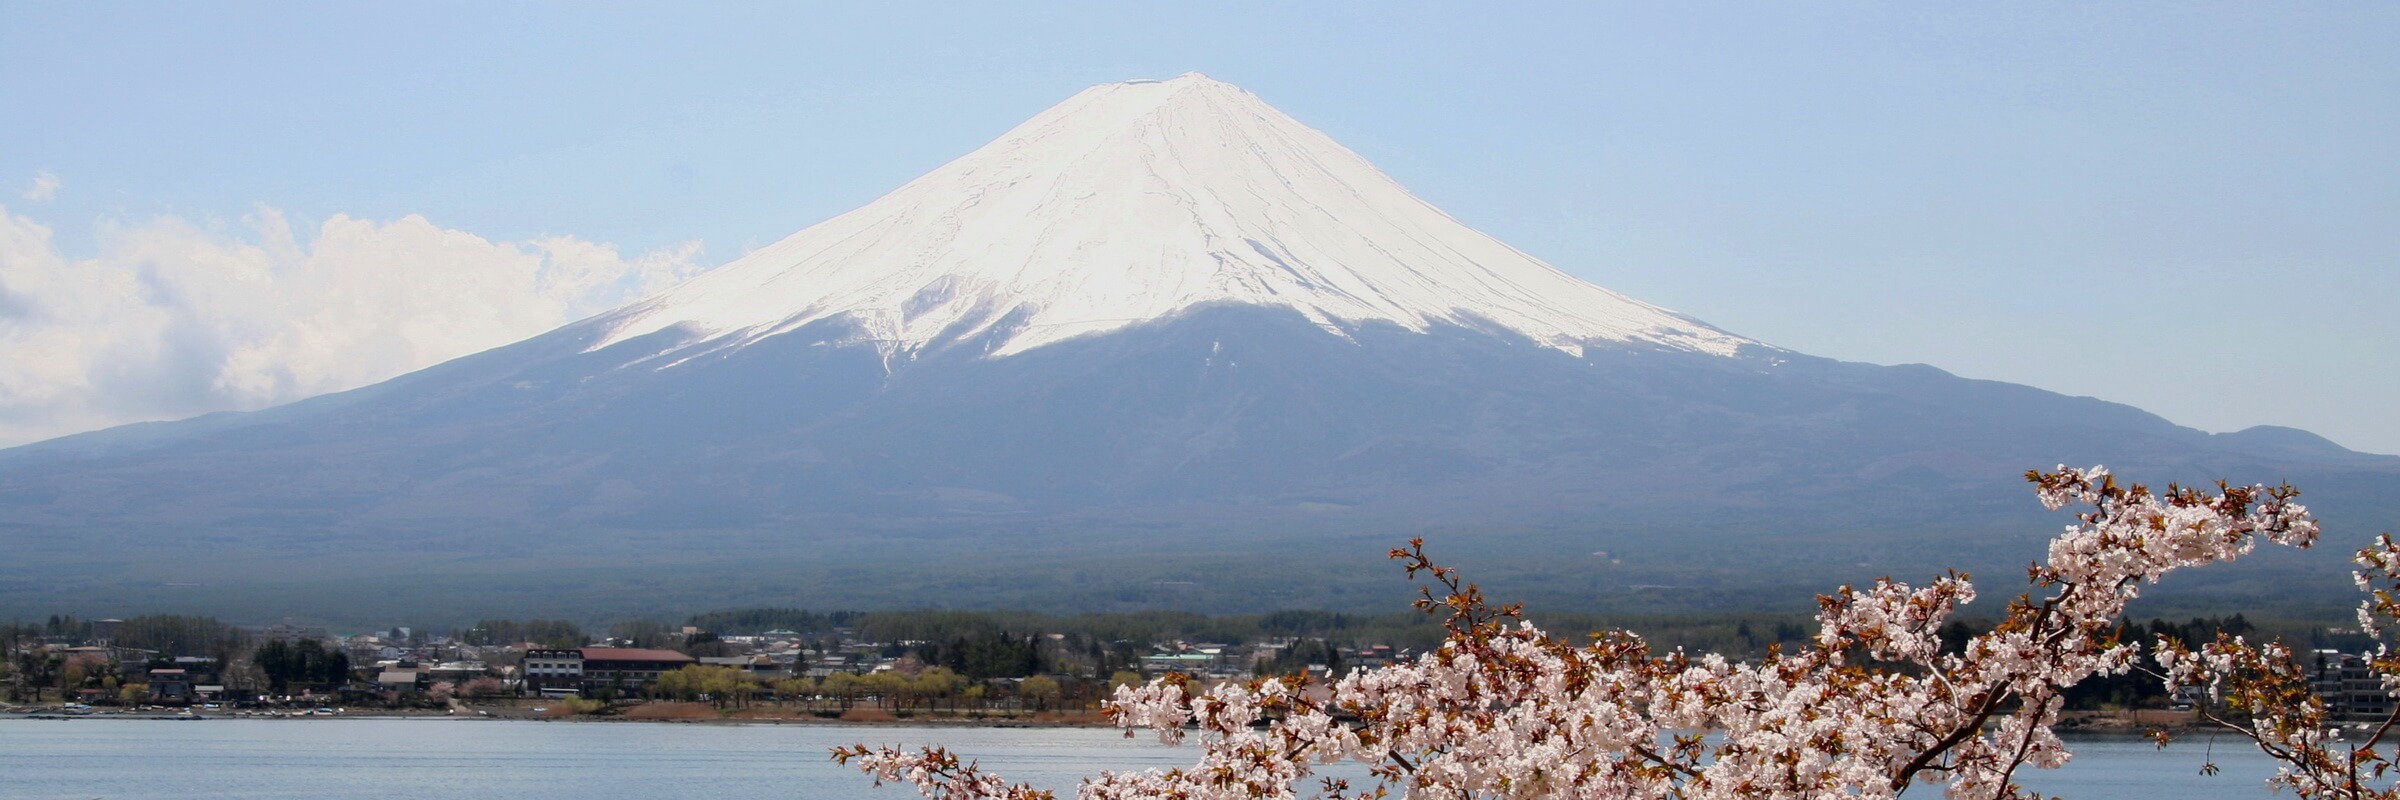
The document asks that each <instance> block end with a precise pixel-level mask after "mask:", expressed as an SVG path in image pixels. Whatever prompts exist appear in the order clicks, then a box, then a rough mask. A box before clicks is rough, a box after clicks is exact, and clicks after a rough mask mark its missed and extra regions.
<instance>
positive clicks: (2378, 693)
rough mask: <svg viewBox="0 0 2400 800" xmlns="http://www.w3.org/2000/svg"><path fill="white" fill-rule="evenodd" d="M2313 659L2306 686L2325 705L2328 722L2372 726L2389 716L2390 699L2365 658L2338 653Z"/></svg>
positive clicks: (2329, 652)
mask: <svg viewBox="0 0 2400 800" xmlns="http://www.w3.org/2000/svg"><path fill="white" fill-rule="evenodd" d="M2316 655H2317V664H2316V668H2315V669H2313V670H2310V672H2309V680H2308V683H2309V688H2310V689H2313V690H2315V691H2316V693H2317V697H2319V698H2322V699H2323V700H2324V701H2325V717H2326V719H2327V720H2328V721H2331V722H2374V721H2380V720H2382V719H2384V718H2386V717H2389V716H2391V713H2392V695H2391V693H2390V692H2388V691H2385V690H2384V688H2383V677H2382V676H2380V675H2377V674H2375V670H2374V668H2373V667H2371V666H2370V665H2368V663H2367V659H2366V657H2364V656H2355V655H2349V654H2346V653H2342V652H2340V651H2337V650H2319V651H2317V654H2316Z"/></svg>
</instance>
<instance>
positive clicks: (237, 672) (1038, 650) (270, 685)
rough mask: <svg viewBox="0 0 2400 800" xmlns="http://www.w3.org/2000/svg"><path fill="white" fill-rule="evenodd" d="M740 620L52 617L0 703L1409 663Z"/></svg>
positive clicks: (1267, 643)
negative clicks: (343, 621) (587, 629)
mask: <svg viewBox="0 0 2400 800" xmlns="http://www.w3.org/2000/svg"><path fill="white" fill-rule="evenodd" d="M750 616H752V617H754V618H756V619H758V620H770V621H784V622H791V623H796V624H792V625H790V626H788V627H766V628H763V629H760V627H759V626H757V625H752V626H741V625H733V626H730V627H720V628H718V629H715V630H712V629H707V628H702V627H699V626H696V625H685V626H680V627H677V628H669V627H668V626H665V625H663V624H659V623H652V622H637V623H629V624H619V625H616V626H612V628H611V630H610V631H609V632H608V633H607V634H606V635H597V636H586V635H585V634H584V633H583V631H582V630H581V628H580V627H578V626H577V625H575V624H574V623H570V622H563V621H550V620H536V621H531V622H525V623H518V622H514V621H508V620H487V621H484V622H481V623H478V624H477V625H475V626H473V627H470V628H467V629H464V630H454V631H446V632H442V633H428V632H424V631H420V630H412V629H410V628H408V627H394V628H390V629H385V630H378V631H372V632H368V633H360V634H348V635H338V634H334V633H331V632H329V631H327V630H324V629H322V628H315V627H309V626H303V625H295V624H290V623H283V624H275V625H268V626H265V627H260V628H239V627H235V626H230V625H225V624H223V623H219V622H217V621H216V620H213V619H207V618H194V617H177V616H150V617H136V618H132V619H113V618H112V619H98V620H80V619H75V618H73V617H53V618H51V619H50V620H49V621H47V622H45V623H42V624H38V625H24V624H20V625H12V626H9V627H6V628H0V646H4V647H5V655H6V659H5V664H0V686H5V691H6V692H7V700H8V701H9V703H11V704H12V708H11V710H14V711H18V712H22V713H37V712H45V713H65V714H79V713H110V712H111V711H112V710H117V709H132V710H147V711H161V710H171V711H175V712H178V713H188V712H189V711H191V710H194V709H198V710H213V711H224V712H228V713H248V712H252V711H256V712H258V713H269V714H290V713H297V714H301V715H310V714H319V713H333V711H332V710H333V709H342V710H343V712H344V713H365V712H367V711H369V710H372V711H373V712H374V713H393V712H400V713H412V712H413V713H425V712H431V713H445V714H455V713H459V712H461V711H465V710H467V709H468V708H469V707H470V704H472V705H474V706H483V707H486V708H479V709H478V710H477V713H480V714H482V715H486V716H489V715H492V714H493V713H494V710H493V708H491V707H497V708H498V709H499V710H500V713H503V714H506V713H512V712H516V713H518V715H522V712H531V713H533V714H537V715H549V716H565V715H573V714H585V715H593V714H597V715H603V716H606V715H625V716H629V717H631V718H642V717H643V716H644V714H643V713H641V712H640V711H639V710H638V709H639V708H640V707H641V706H643V705H659V706H662V707H663V706H664V705H665V704H668V703H674V702H677V701H680V702H684V703H704V704H707V705H708V706H709V707H710V708H713V709H721V710H723V711H724V712H725V714H726V715H727V716H734V715H737V714H741V712H742V711H744V710H746V709H751V708H753V707H757V706H765V705H766V704H772V705H771V708H769V707H760V708H758V712H759V713H756V714H741V715H745V716H772V715H773V714H772V713H771V712H772V711H785V712H793V713H797V714H801V715H806V716H810V717H813V718H828V719H849V720H854V721H859V720H865V721H873V720H878V719H906V718H912V717H920V716H937V715H954V716H973V717H990V716H998V717H1003V718H1008V717H1017V718H1028V719H1031V718H1042V717H1044V716H1045V715H1047V716H1048V717H1052V718H1057V719H1059V720H1062V721H1072V719H1075V718H1083V717H1089V716H1090V712H1092V711H1094V710H1095V709H1097V707H1098V703H1099V701H1100V700H1102V699H1103V698H1105V697H1106V696H1107V695H1108V693H1109V692H1110V691H1111V690H1112V689H1113V687H1114V686H1117V685H1122V684H1125V683H1130V682H1137V681H1141V680H1145V679H1147V678H1148V677H1152V676H1157V675H1163V674H1167V673H1170V672H1175V673H1183V674H1187V675H1192V676H1197V677H1202V678H1206V679H1212V680H1221V679H1227V678H1234V677H1247V676H1250V675H1254V674H1269V673H1277V674H1280V673H1288V672H1307V673H1312V674H1313V675H1315V676H1316V677H1319V678H1324V677H1328V676H1331V675H1334V674H1337V672H1339V671H1346V670H1348V669H1353V668H1359V667H1372V666H1380V665H1385V664H1389V663H1392V662H1393V661H1394V660H1395V659H1400V658H1410V657H1413V656H1414V655H1415V651H1414V650H1413V649H1411V648H1409V647H1405V646H1398V647H1396V646H1394V645H1391V644H1378V643H1366V644H1347V643H1344V644H1334V643H1329V642H1328V641H1326V640H1325V639H1324V638H1308V637H1295V636H1284V637H1264V638H1259V639H1257V640H1254V641H1245V642H1234V643H1226V642H1203V641H1191V640H1186V639H1180V638H1171V639H1164V640H1157V641H1152V640H1148V639H1146V638H1145V639H1144V640H1142V641H1134V640H1132V639H1126V638H1114V639H1105V640H1104V639H1101V638H1097V637H1096V635H1095V634H1094V633H1092V632H1089V631H1078V632H1073V633H1025V634H1016V633H1012V632H1009V631H1006V630H1001V629H997V628H995V627H992V626H989V625H982V624H974V623H975V622H977V621H979V620H976V619H975V617H974V615H964V616H960V615H943V616H949V617H954V618H953V619H949V620H942V621H936V620H932V619H920V618H915V617H914V616H912V615H907V614H902V615H882V617H883V619H882V620H881V624H877V623H876V622H875V621H874V620H873V619H872V617H871V616H870V615H865V614H858V613H837V614H832V615H815V614H809V613H807V612H791V611H773V610H769V611H766V612H764V613H763V614H761V613H752V614H750ZM1325 616H1326V617H1327V618H1328V619H1338V617H1339V615H1325ZM962 620H964V621H966V624H960V623H961V621H962ZM862 623H863V624H862ZM911 628H914V629H918V630H919V631H921V632H920V633H919V634H917V636H916V637H915V638H902V637H901V636H899V635H895V634H894V633H893V632H894V631H905V630H907V629H911ZM720 630H722V631H725V632H722V633H720V632H719V631H720ZM1436 630H1438V629H1436ZM1411 638H1417V639H1422V638H1423V637H1422V636H1416V637H1411ZM653 701H655V702H653ZM319 709H325V711H319ZM628 711H632V712H633V713H627V712H628ZM653 713H655V712H653ZM1075 715H1081V717H1076V716H1075Z"/></svg>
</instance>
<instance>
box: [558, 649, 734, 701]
mask: <svg viewBox="0 0 2400 800" xmlns="http://www.w3.org/2000/svg"><path fill="white" fill-rule="evenodd" d="M695 663H698V662H697V661H696V660H694V659H693V658H692V657H691V656H687V655H684V654H682V653H678V652H675V651H673V650H650V649H645V648H639V647H579V648H575V649H571V650H569V649H558V650H550V649H541V650H527V651H525V661H524V664H523V669H524V674H525V690H526V691H529V692H535V693H542V692H544V691H546V690H547V691H557V690H570V689H571V690H576V691H580V692H582V693H583V694H586V695H589V694H591V693H593V692H596V691H599V690H602V689H611V688H613V689H617V690H619V691H628V690H638V689H640V688H642V687H645V686H649V685H650V684H653V683H657V682H658V676H659V675H660V674H662V673H665V672H669V671H672V670H678V669H682V668H684V667H688V666H691V665H692V664H695Z"/></svg>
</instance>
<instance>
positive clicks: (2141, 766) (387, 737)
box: [0, 718, 2273, 800]
mask: <svg viewBox="0 0 2400 800" xmlns="http://www.w3.org/2000/svg"><path fill="white" fill-rule="evenodd" d="M856 742H867V743H878V744H880V743H889V744H909V745H917V744H940V745H944V746H947V747H949V748H951V749H952V750H953V751H955V752H958V753H959V754H961V755H962V756H964V757H968V758H974V759H979V760H981V761H982V762H983V764H984V766H985V767H987V768H990V769H992V770H993V771H996V772H998V773H1000V774H1001V775H1004V776H1007V777H1009V778H1011V779H1014V780H1025V781H1031V782H1033V783H1034V784H1036V785H1039V786H1044V787H1048V788H1053V789H1058V790H1060V794H1061V796H1068V797H1071V796H1072V794H1073V789H1074V786H1075V782H1076V779H1077V778H1079V777H1081V776H1083V775H1086V774H1089V773H1091V772H1094V771H1096V770H1100V769H1145V768H1150V767H1161V768H1164V767H1176V766H1185V765H1188V764H1190V763H1191V760H1192V758H1194V754H1195V753H1196V752H1197V750H1196V749H1194V748H1192V747H1190V746H1188V745H1187V746H1184V747H1166V746H1162V745H1159V744H1157V742H1156V740H1154V739H1151V738H1148V737H1141V738H1136V739H1125V738H1122V737H1121V736H1120V735H1119V734H1118V733H1117V732H1115V731H1113V730H1105V729H1092V728H964V727H931V726H893V725H877V726H847V725H679V724H663V723H588V722H587V723H576V722H533V721H508V720H448V719H422V720H405V719H311V720H247V719H213V720H206V721H199V722H190V721H166V720H112V719H97V718H86V719H75V720H33V719H0V797H5V798H78V799H80V800H88V799H89V798H112V799H114V798H188V797H240V798H325V797H346V798H382V797H391V798H412V799H414V800H423V798H434V797H439V798H457V797H509V798H560V799H561V800H566V799H567V798H572V799H573V800H616V799H617V798H624V799H625V800H635V799H636V798H639V799H640V800H656V799H657V798H675V797H704V798H720V799H721V798H728V797H794V798H809V799H810V800H851V799H852V798H855V799H857V800H903V799H904V798H913V797H916V796H917V795H916V793H915V792H914V791H913V790H910V789H907V788H905V787H898V786H886V787H883V788H880V789H878V788H872V787H870V786H869V782H868V780H867V777H866V776H865V775H862V774H859V773H858V772H856V771H855V770H851V769H849V768H845V767H837V766H835V765H834V764H833V763H832V762H831V761H830V760H828V759H827V757H826V755H825V753H826V750H827V749H828V748H831V747H834V746H836V745H842V744H850V743H856ZM2069 743H2070V746H2071V747H2072V748H2073V749H2074V751H2075V755H2076V757H2075V761H2074V763H2073V764H2071V765H2069V766H2068V767H2066V768H2064V769H2060V770H2056V771H2034V773H2033V774H2032V775H2030V776H2028V779H2027V784H2028V785H2029V786H2031V787H2033V788H2035V789H2038V790H2040V791H2042V792H2043V793H2045V794H2051V795H2060V796H2064V797H2067V798H2175V799H2177V800H2182V799H2184V798H2261V797H2269V796H2272V795H2271V793H2269V792H2268V791H2267V790H2266V789H2265V788H2264V785H2263V784H2262V781H2264V780H2265V778H2266V776H2267V775H2268V774H2270V773H2272V772H2273V767H2272V766H2271V765H2270V762H2268V761H2267V759H2266V758H2265V757H2264V756H2261V755H2259V754H2258V753H2257V752H2256V751H2253V750H2249V749H2246V748H2243V747H2241V746H2239V745H2238V743H2237V742H2235V741H2234V740H2232V739H2230V738H2226V737H2218V739H2217V741H2216V746H2215V757H2216V760H2217V763H2218V765H2219V766H2220V767H2222V768H2223V770H2224V771H2223V773H2222V774H2220V775H2218V776H2216V777H2203V776H2201V775H2199V774H2198V773H2199V766H2200V762H2201V761H2202V760H2203V756H2202V753H2203V740H2202V739H2201V738H2200V737H2194V738H2192V739H2190V740H2187V741H2179V742H2178V743H2177V744H2176V745H2174V746H2173V747H2171V748H2169V749H2168V750H2166V751H2164V752H2161V751H2158V750H2156V749H2154V748H2152V747H2151V745H2150V744H2149V743H2148V742H2147V741H2143V740H2140V739H2137V738H2132V737H2123V738H2079V739H2070V740H2069ZM1918 794H1922V795H1925V796H1927V797H1939V796H1940V792H1938V791H1933V790H1932V789H1931V788H1930V787H1927V788H1923V789H1919V790H1917V791H1914V792H1911V793H1910V796H1915V795H1918Z"/></svg>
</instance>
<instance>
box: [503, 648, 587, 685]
mask: <svg viewBox="0 0 2400 800" xmlns="http://www.w3.org/2000/svg"><path fill="white" fill-rule="evenodd" d="M518 666H519V671H520V673H521V674H523V675H524V676H525V691H528V692H533V693H535V694H540V693H542V691H543V690H555V691H577V692H580V691H583V651H582V650H572V649H569V650H552V649H543V648H535V649H532V650H527V651H525V661H524V663H522V664H520V665H518Z"/></svg>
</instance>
